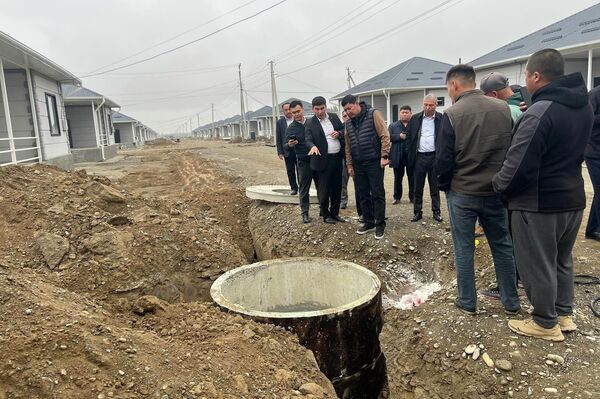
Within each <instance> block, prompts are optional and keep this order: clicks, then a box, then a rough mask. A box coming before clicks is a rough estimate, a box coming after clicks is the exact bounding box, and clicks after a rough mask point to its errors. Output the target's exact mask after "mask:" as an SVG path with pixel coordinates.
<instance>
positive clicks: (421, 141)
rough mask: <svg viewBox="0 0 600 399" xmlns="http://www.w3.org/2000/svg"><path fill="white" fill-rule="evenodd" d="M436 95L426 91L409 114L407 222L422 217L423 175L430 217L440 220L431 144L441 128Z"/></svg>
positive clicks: (438, 194) (433, 145)
mask: <svg viewBox="0 0 600 399" xmlns="http://www.w3.org/2000/svg"><path fill="white" fill-rule="evenodd" d="M436 106H437V97H436V96H435V95H433V94H427V95H426V96H425V98H424V99H423V111H422V112H419V113H417V114H415V115H413V116H412V118H410V122H409V134H408V137H409V140H410V142H409V152H408V164H409V165H410V166H411V167H412V168H413V170H414V174H415V205H414V216H413V218H412V220H411V222H418V221H419V220H421V219H423V189H424V188H425V178H426V177H427V181H428V183H429V194H430V195H431V210H432V211H433V219H435V220H436V221H438V222H441V221H442V220H443V219H442V212H441V209H440V190H439V188H438V181H437V174H436V171H435V146H436V144H437V141H438V136H439V132H440V128H441V122H442V114H441V113H439V112H436V110H435V108H436Z"/></svg>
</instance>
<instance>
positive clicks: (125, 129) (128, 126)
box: [114, 122, 135, 144]
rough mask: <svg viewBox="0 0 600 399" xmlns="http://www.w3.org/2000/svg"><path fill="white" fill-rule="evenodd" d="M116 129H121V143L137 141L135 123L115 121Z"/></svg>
mask: <svg viewBox="0 0 600 399" xmlns="http://www.w3.org/2000/svg"><path fill="white" fill-rule="evenodd" d="M114 126H115V129H119V134H120V136H121V143H124V144H127V143H135V137H134V134H133V123H131V122H127V123H115V125H114Z"/></svg>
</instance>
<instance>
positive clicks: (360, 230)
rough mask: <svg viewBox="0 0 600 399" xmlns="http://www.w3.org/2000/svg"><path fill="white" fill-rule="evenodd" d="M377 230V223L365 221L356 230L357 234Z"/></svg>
mask: <svg viewBox="0 0 600 399" xmlns="http://www.w3.org/2000/svg"><path fill="white" fill-rule="evenodd" d="M373 230H375V225H374V224H373V223H365V224H363V225H362V226H360V227H359V228H358V230H356V234H360V235H362V234H367V233H368V232H369V231H373Z"/></svg>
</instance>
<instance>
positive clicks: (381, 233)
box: [375, 224, 385, 240]
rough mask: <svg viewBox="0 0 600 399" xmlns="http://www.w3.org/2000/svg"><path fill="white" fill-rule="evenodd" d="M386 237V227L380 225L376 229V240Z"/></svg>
mask: <svg viewBox="0 0 600 399" xmlns="http://www.w3.org/2000/svg"><path fill="white" fill-rule="evenodd" d="M384 235H385V226H384V225H382V224H380V225H377V226H376V227H375V239H376V240H381V239H382V238H383V236H384Z"/></svg>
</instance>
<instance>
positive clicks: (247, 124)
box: [244, 90, 250, 138]
mask: <svg viewBox="0 0 600 399" xmlns="http://www.w3.org/2000/svg"><path fill="white" fill-rule="evenodd" d="M244 94H245V95H246V109H247V110H248V119H247V120H246V132H248V138H250V103H249V102H248V90H246V91H245V92H244Z"/></svg>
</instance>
